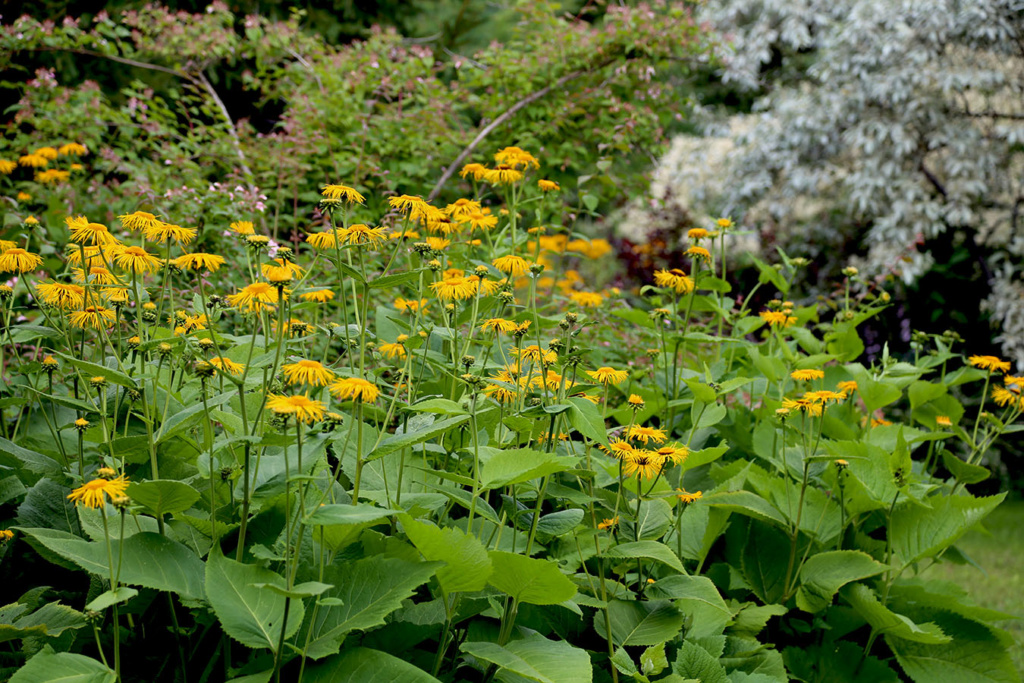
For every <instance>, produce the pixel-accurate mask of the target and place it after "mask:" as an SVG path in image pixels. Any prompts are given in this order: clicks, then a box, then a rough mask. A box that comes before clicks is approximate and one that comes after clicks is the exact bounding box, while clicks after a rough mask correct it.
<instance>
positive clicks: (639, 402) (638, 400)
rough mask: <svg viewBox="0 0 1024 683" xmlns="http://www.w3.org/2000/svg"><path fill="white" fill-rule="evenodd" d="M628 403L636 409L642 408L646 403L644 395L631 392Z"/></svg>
mask: <svg viewBox="0 0 1024 683" xmlns="http://www.w3.org/2000/svg"><path fill="white" fill-rule="evenodd" d="M626 403H628V404H629V406H630V407H631V408H633V409H635V410H641V409H642V408H643V407H644V406H645V405H646V403H645V401H644V398H643V396H639V395H637V394H630V395H629V398H628V399H626Z"/></svg>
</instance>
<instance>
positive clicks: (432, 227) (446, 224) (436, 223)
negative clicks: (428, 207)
mask: <svg viewBox="0 0 1024 683" xmlns="http://www.w3.org/2000/svg"><path fill="white" fill-rule="evenodd" d="M425 224H426V227H427V232H432V233H434V234H441V235H446V236H447V235H451V234H452V233H457V232H459V231H460V230H462V226H461V225H460V224H459V222H458V221H456V220H455V219H454V218H451V217H450V216H446V215H444V214H443V213H442V214H441V215H440V216H438V217H435V218H430V219H428V220H426V221H425Z"/></svg>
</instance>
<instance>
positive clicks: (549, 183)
mask: <svg viewBox="0 0 1024 683" xmlns="http://www.w3.org/2000/svg"><path fill="white" fill-rule="evenodd" d="M537 187H538V188H540V191H541V192H557V191H558V190H560V189H561V188H560V187H559V186H558V183H556V182H555V181H554V180H543V179H541V180H538V181H537Z"/></svg>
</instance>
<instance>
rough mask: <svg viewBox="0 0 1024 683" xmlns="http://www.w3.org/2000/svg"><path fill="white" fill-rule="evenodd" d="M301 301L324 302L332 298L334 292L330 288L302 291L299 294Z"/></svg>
mask: <svg viewBox="0 0 1024 683" xmlns="http://www.w3.org/2000/svg"><path fill="white" fill-rule="evenodd" d="M299 298H300V299H302V300H303V301H315V302H317V303H318V304H324V303H327V302H328V301H330V300H331V299H333V298H334V292H333V291H332V290H330V289H314V290H313V291H311V292H304V293H303V294H300V295H299Z"/></svg>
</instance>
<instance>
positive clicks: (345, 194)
mask: <svg viewBox="0 0 1024 683" xmlns="http://www.w3.org/2000/svg"><path fill="white" fill-rule="evenodd" d="M320 194H321V195H323V197H324V198H325V199H332V200H335V201H344V202H347V203H349V204H363V203H364V202H365V201H366V200H365V199H364V198H363V195H361V194H359V193H358V192H357V191H356V190H354V189H352V188H351V187H348V186H347V185H324V186H323V188H322V189H321V191H320Z"/></svg>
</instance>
